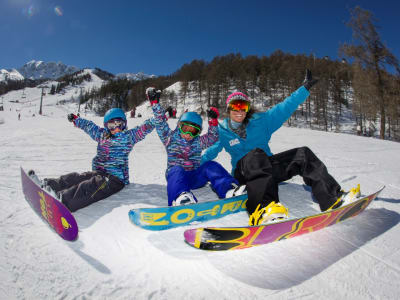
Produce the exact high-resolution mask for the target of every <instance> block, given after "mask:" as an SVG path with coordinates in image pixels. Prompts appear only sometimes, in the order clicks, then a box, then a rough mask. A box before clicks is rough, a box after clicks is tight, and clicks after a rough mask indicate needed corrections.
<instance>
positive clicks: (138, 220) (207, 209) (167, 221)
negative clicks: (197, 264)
mask: <svg viewBox="0 0 400 300" xmlns="http://www.w3.org/2000/svg"><path fill="white" fill-rule="evenodd" d="M246 201H247V194H244V195H240V196H236V197H232V198H226V199H221V200H214V201H205V202H199V203H193V204H189V205H183V206H165V207H153V208H137V209H132V210H130V211H129V219H130V220H131V222H132V223H133V224H135V225H137V226H140V227H142V228H144V229H148V230H165V229H170V228H174V227H178V226H184V225H188V224H190V223H192V222H195V221H196V222H203V221H208V220H213V219H217V218H221V217H224V216H226V215H229V214H233V213H236V212H239V211H243V210H246Z"/></svg>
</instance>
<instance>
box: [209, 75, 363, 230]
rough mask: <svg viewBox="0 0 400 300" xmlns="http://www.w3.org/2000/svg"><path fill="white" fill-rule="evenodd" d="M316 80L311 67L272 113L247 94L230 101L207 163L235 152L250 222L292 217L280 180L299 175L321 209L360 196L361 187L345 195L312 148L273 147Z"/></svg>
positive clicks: (234, 161) (234, 162) (233, 157)
mask: <svg viewBox="0 0 400 300" xmlns="http://www.w3.org/2000/svg"><path fill="white" fill-rule="evenodd" d="M316 82H317V80H313V79H312V76H311V72H310V71H309V70H307V72H306V78H305V80H304V82H303V85H302V86H301V87H300V88H299V89H298V90H297V91H295V92H294V93H293V94H292V95H290V96H289V97H287V98H286V99H285V100H284V101H283V102H281V103H279V104H277V105H275V106H274V107H272V108H271V109H269V110H267V111H266V112H259V113H254V111H253V110H252V109H251V103H250V99H249V98H248V97H247V95H245V94H243V93H241V92H235V93H232V94H231V95H229V96H228V98H227V100H226V106H227V110H228V112H229V118H227V119H225V120H224V122H223V123H221V124H220V125H219V141H218V142H216V143H215V144H214V145H213V146H212V147H210V148H209V149H207V150H206V152H205V153H204V155H203V158H202V162H207V161H209V160H212V159H214V158H215V157H216V156H217V155H218V153H219V152H220V151H222V149H225V151H226V152H228V153H229V154H230V155H231V164H232V174H234V177H235V178H236V179H237V180H238V181H239V183H240V184H241V185H246V188H247V195H248V200H247V211H248V213H249V215H250V218H249V225H259V224H266V223H269V222H274V221H277V220H279V219H282V218H287V217H288V210H287V209H286V207H285V206H283V204H281V203H280V202H279V195H278V184H279V183H280V182H283V181H285V180H288V179H290V178H292V177H293V176H295V175H301V176H302V177H303V179H304V182H305V184H307V185H309V186H311V188H312V193H313V195H314V197H315V198H316V199H317V201H318V203H319V205H320V209H321V211H326V210H328V209H332V208H337V207H339V206H341V205H342V204H343V202H344V201H348V199H351V198H354V197H356V196H358V195H359V194H360V190H359V186H358V187H357V188H354V189H352V190H351V191H350V192H349V193H347V194H346V198H345V197H342V195H343V191H341V188H340V185H339V184H338V183H337V182H336V180H335V179H334V178H333V177H332V176H331V175H330V174H329V173H328V171H327V169H326V167H325V165H324V164H323V163H322V162H321V161H320V160H319V159H318V157H317V156H316V155H315V154H314V153H313V152H312V151H311V150H310V149H309V148H308V147H300V148H295V149H291V150H288V151H285V152H282V153H278V154H275V155H273V154H272V153H271V150H270V148H269V145H268V143H269V141H270V139H271V135H272V134H273V133H274V132H275V131H276V130H278V129H279V128H280V127H281V126H282V125H283V123H284V122H285V121H286V120H287V119H288V118H289V117H290V116H291V115H292V114H293V113H294V112H295V111H296V109H297V107H298V106H299V105H300V104H302V103H303V102H304V101H305V100H306V99H307V97H308V95H309V94H310V92H309V90H310V88H311V87H312V86H313V85H314V84H315V83H316Z"/></svg>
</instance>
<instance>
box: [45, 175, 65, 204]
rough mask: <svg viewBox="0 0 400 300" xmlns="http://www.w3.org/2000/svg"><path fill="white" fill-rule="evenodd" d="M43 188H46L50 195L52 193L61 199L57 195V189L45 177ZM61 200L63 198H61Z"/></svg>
mask: <svg viewBox="0 0 400 300" xmlns="http://www.w3.org/2000/svg"><path fill="white" fill-rule="evenodd" d="M43 189H44V190H46V191H47V192H48V193H49V194H50V195H52V196H53V197H54V198H56V199H60V197H59V195H57V193H56V191H55V190H54V189H53V188H52V187H51V185H50V184H49V182H48V180H47V178H45V179H43ZM60 201H61V200H60Z"/></svg>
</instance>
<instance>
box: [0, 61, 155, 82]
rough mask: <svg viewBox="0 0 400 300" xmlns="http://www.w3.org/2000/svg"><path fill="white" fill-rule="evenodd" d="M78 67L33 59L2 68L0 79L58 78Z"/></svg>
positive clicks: (134, 77)
mask: <svg viewBox="0 0 400 300" xmlns="http://www.w3.org/2000/svg"><path fill="white" fill-rule="evenodd" d="M80 70H81V69H79V68H78V67H75V66H68V65H65V64H64V63H62V62H44V61H40V60H31V61H29V62H27V63H26V64H24V65H23V66H22V67H20V68H13V69H0V81H5V80H24V79H57V78H59V77H61V76H64V75H68V74H72V73H75V72H77V71H80ZM114 76H115V77H116V78H127V79H130V80H142V79H145V78H152V77H154V75H147V74H144V73H142V72H139V73H120V74H117V75H114Z"/></svg>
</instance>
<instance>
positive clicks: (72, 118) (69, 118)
mask: <svg viewBox="0 0 400 300" xmlns="http://www.w3.org/2000/svg"><path fill="white" fill-rule="evenodd" d="M67 118H68V121H70V122H74V124H75V119H77V118H78V116H76V115H74V114H68V116H67Z"/></svg>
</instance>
